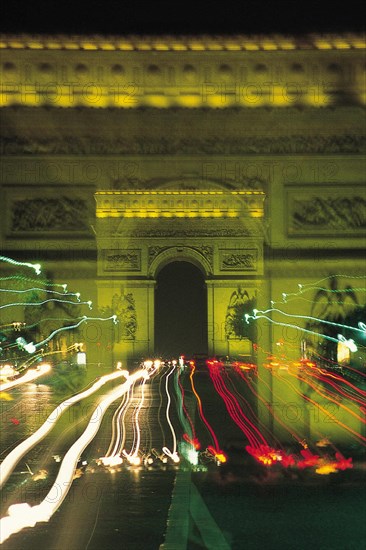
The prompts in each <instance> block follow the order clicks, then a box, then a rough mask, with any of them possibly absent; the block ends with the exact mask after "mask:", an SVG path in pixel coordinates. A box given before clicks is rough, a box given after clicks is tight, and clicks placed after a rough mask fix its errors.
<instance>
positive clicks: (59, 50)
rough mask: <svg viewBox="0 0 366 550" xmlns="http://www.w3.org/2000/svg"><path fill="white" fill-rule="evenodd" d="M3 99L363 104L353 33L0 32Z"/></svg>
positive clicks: (77, 103) (360, 55) (61, 103)
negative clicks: (86, 34)
mask: <svg viewBox="0 0 366 550" xmlns="http://www.w3.org/2000/svg"><path fill="white" fill-rule="evenodd" d="M0 48H1V49H2V52H1V58H2V64H1V69H2V75H1V78H2V82H3V93H2V100H1V101H2V105H6V106H9V105H19V104H20V105H28V106H54V107H83V106H84V107H85V106H86V107H93V108H100V107H118V108H124V109H130V108H137V107H158V108H170V107H173V108H179V107H187V108H198V107H214V108H229V107H254V108H256V107H257V108H258V107H289V106H303V107H304V106H305V107H306V106H312V107H326V106H332V105H337V104H344V103H346V104H364V102H365V92H364V89H363V79H364V70H365V66H364V49H365V41H364V38H363V37H362V36H358V35H344V36H331V35H325V36H321V35H320V36H317V35H309V36H306V37H303V38H293V37H285V36H266V37H265V36H258V37H254V38H253V37H246V36H235V37H210V36H206V37H205V36H202V37H196V38H194V37H190V38H189V37H168V36H167V37H158V38H157V37H155V38H154V37H137V36H131V37H98V36H96V37H94V36H93V37H80V36H48V37H47V36H3V37H2V38H0Z"/></svg>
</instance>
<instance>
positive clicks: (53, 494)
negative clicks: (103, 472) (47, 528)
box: [0, 369, 149, 544]
mask: <svg viewBox="0 0 366 550" xmlns="http://www.w3.org/2000/svg"><path fill="white" fill-rule="evenodd" d="M140 378H144V379H147V378H149V374H148V372H147V371H146V370H144V369H140V370H138V371H136V372H135V373H133V374H131V375H130V376H129V377H128V378H127V380H126V382H124V383H123V384H121V385H120V386H118V387H117V388H116V389H114V390H112V391H111V392H109V394H108V395H107V397H105V398H104V399H103V401H101V402H100V404H99V405H98V409H97V411H94V414H93V415H92V418H91V420H90V421H89V424H88V426H87V427H86V429H85V431H84V432H83V434H82V435H81V436H80V437H79V438H78V439H77V440H76V441H75V443H74V444H73V445H72V446H71V447H70V449H69V450H68V451H67V453H66V455H65V457H64V459H63V461H62V463H61V466H60V470H59V473H58V475H57V478H56V481H55V483H54V484H53V486H52V487H51V489H50V491H49V492H48V494H47V496H46V497H45V499H44V500H43V501H42V502H41V503H40V504H38V505H36V506H30V505H29V504H28V503H26V502H23V503H18V504H13V505H12V506H9V509H8V516H5V517H3V518H1V520H0V544H2V543H3V542H4V541H6V540H7V539H8V538H9V537H10V536H11V535H12V534H14V533H18V532H19V531H21V530H22V529H24V528H25V527H34V526H35V525H36V523H38V522H47V521H49V519H50V518H51V517H52V515H53V514H54V513H55V512H56V510H57V509H58V508H59V507H60V506H61V504H62V502H63V501H64V499H65V497H66V495H67V493H68V492H69V489H70V487H71V484H72V480H73V477H74V473H75V469H76V466H77V463H78V460H79V457H80V456H81V454H82V452H83V451H84V449H85V448H86V447H87V446H88V445H89V444H90V442H91V441H92V440H93V439H94V437H95V436H96V434H97V432H98V430H99V428H100V425H101V423H102V420H103V417H104V414H105V412H106V411H107V409H108V407H110V405H111V404H112V403H113V401H115V400H116V399H119V398H120V397H121V396H122V395H123V394H125V393H126V392H127V391H128V390H129V388H130V387H131V385H132V384H134V383H135V382H136V380H138V379H140ZM96 412H98V415H95V413H96ZM96 418H97V421H96Z"/></svg>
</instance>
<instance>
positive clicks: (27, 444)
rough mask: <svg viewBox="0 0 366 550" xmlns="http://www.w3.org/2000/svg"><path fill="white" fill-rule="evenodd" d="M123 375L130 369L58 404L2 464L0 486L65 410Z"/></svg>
mask: <svg viewBox="0 0 366 550" xmlns="http://www.w3.org/2000/svg"><path fill="white" fill-rule="evenodd" d="M48 366H49V365H48ZM28 372H29V371H28ZM27 374H28V373H27ZM121 376H124V377H125V378H128V377H129V373H128V371H123V370H118V371H115V372H113V373H112V374H106V375H105V376H102V377H101V378H100V379H99V380H97V381H96V382H95V383H94V384H93V385H92V386H91V387H90V388H89V389H87V390H85V391H83V392H81V393H78V394H76V395H74V396H73V397H69V398H68V399H66V400H65V401H63V402H62V403H61V404H60V405H58V406H57V407H56V408H55V409H54V410H53V411H52V412H51V413H50V414H49V416H48V418H47V419H46V420H45V421H44V423H43V424H42V426H40V427H39V428H38V430H36V431H35V432H34V433H33V434H32V435H31V436H29V437H28V438H27V439H25V440H24V441H22V443H20V444H19V445H17V446H16V447H15V449H13V450H12V451H11V452H10V453H9V454H8V455H7V456H6V457H5V459H4V460H3V462H2V463H1V464H0V487H2V486H3V484H4V483H5V482H6V480H7V479H8V477H9V476H10V474H11V472H12V471H13V470H14V468H15V466H16V465H17V463H18V462H19V460H20V459H21V458H22V457H23V456H24V455H25V454H26V453H27V452H28V451H30V449H32V448H33V447H34V446H35V445H36V444H37V443H39V442H40V441H41V440H42V439H43V438H44V437H46V435H47V434H48V433H49V432H50V431H51V430H52V428H53V426H54V424H55V423H56V421H57V420H58V419H59V417H60V415H61V414H62V413H63V412H64V411H66V410H67V409H68V408H69V407H71V405H73V404H74V403H77V402H78V401H81V400H82V399H85V398H86V397H88V396H89V395H91V394H93V393H94V392H96V391H97V390H99V388H101V387H102V386H103V385H104V384H105V383H106V382H109V381H110V380H115V379H116V378H119V377H121ZM23 378H24V377H23Z"/></svg>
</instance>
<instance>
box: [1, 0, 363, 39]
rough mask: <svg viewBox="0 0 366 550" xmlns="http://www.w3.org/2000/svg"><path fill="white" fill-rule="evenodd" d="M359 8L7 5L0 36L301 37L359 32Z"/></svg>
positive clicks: (120, 1)
mask: <svg viewBox="0 0 366 550" xmlns="http://www.w3.org/2000/svg"><path fill="white" fill-rule="evenodd" d="M363 4H364V2H362V1H360V0H357V1H355V0H348V1H346V2H339V1H336V0H334V1H333V2H328V1H327V2H325V1H321V0H319V1H317V2H316V1H314V0H287V1H284V0H282V1H278V2H276V1H275V0H266V1H264V0H238V1H236V2H234V1H230V0H225V1H222V2H217V3H216V2H214V1H211V2H208V1H207V2H206V1H204V2H202V1H199V0H197V1H196V2H195V3H193V2H192V3H190V2H182V1H179V0H170V1H162V0H160V1H159V0H158V1H154V0H147V1H145V2H143V1H140V0H130V1H129V0H104V1H103V0H99V1H97V0H89V1H86V0H85V1H77V0H58V1H56V0H25V1H22V0H9V1H8V2H3V3H2V9H1V23H0V30H1V31H2V32H7V33H20V32H25V33H44V34H53V33H73V34H118V35H121V34H122V35H123V34H150V35H154V34H205V33H207V34H208V33H209V34H261V33H264V34H266V33H281V34H304V33H311V32H342V31H344V32H347V31H350V32H360V31H363V30H364V29H365V13H364V8H363Z"/></svg>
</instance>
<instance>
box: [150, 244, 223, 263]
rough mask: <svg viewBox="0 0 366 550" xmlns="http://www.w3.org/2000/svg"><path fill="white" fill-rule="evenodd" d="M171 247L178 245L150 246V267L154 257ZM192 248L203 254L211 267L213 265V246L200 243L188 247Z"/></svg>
mask: <svg viewBox="0 0 366 550" xmlns="http://www.w3.org/2000/svg"><path fill="white" fill-rule="evenodd" d="M171 248H174V249H176V248H177V247H176V246H155V245H154V246H150V247H149V250H148V257H149V259H148V262H149V267H150V265H151V264H152V262H153V261H154V259H155V258H156V257H157V256H159V254H161V253H162V252H165V251H166V250H169V249H171ZM187 248H189V249H190V250H195V251H196V252H198V253H199V254H201V255H202V256H203V257H204V258H205V260H206V261H207V262H208V263H209V265H210V266H211V267H213V247H212V246H208V245H199V246H189V247H187Z"/></svg>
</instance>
